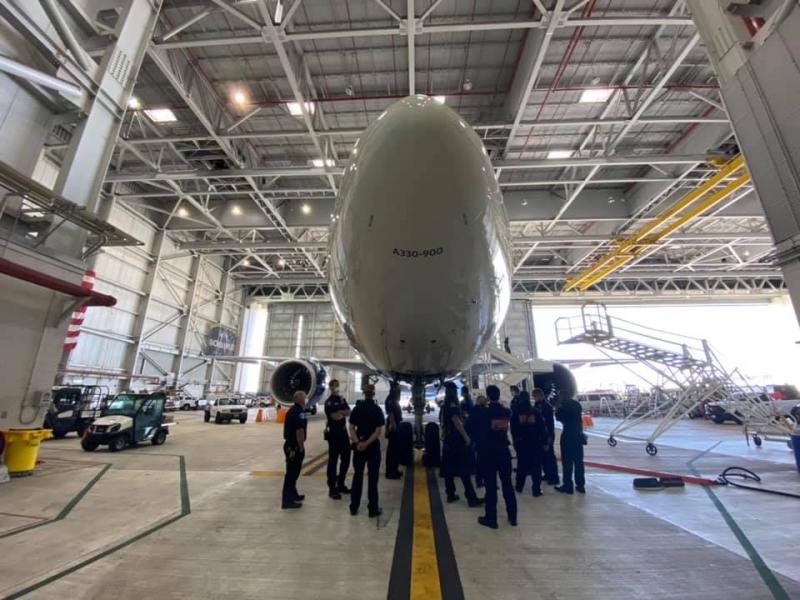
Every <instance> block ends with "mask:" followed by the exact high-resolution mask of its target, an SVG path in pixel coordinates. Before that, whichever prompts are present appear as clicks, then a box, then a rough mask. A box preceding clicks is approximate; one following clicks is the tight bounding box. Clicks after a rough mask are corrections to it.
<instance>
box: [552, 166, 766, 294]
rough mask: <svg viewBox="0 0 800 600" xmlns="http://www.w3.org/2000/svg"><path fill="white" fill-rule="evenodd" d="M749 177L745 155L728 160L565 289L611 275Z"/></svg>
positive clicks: (745, 181) (578, 286)
mask: <svg viewBox="0 0 800 600" xmlns="http://www.w3.org/2000/svg"><path fill="white" fill-rule="evenodd" d="M741 169H745V172H744V173H743V174H742V175H740V176H739V177H737V178H736V179H735V180H733V181H731V182H730V183H728V184H727V185H726V186H725V187H724V188H722V189H721V190H718V191H716V192H714V193H713V194H712V195H711V196H709V197H708V198H707V199H706V200H704V201H702V202H700V203H699V204H697V202H698V200H701V199H702V198H703V197H704V196H706V194H708V193H709V192H710V191H711V190H713V189H714V188H715V187H717V186H718V185H719V184H720V183H722V182H723V181H725V179H727V178H728V177H730V176H731V175H733V174H734V173H736V172H737V171H739V170H741ZM749 181H750V174H749V173H748V172H747V171H746V166H745V164H744V158H743V157H742V156H741V155H740V156H737V157H736V158H734V159H732V160H730V161H728V162H727V163H726V164H725V165H724V166H723V167H722V168H720V170H719V171H717V173H716V174H715V175H714V176H713V177H711V178H710V179H709V180H708V181H706V182H705V183H703V184H702V185H700V186H698V187H697V188H695V189H694V190H692V191H691V192H689V193H688V194H686V196H684V197H683V198H681V199H680V200H679V201H678V202H677V203H676V204H675V205H674V206H672V207H671V208H669V209H668V210H666V211H664V212H663V213H661V214H660V215H659V216H658V217H656V218H655V219H653V220H652V221H650V222H649V223H647V224H645V225H644V226H643V227H642V228H641V229H639V230H638V231H637V232H635V233H633V234H631V235H629V236H628V237H626V238H624V239H622V240H620V241H619V242H617V244H618V245H617V247H616V248H614V249H613V250H611V251H609V252H608V253H607V254H606V255H604V256H602V257H601V258H599V259H598V260H597V261H595V262H594V263H593V264H592V265H591V266H589V267H587V268H586V269H584V270H583V271H581V272H580V273H578V274H577V275H575V276H574V277H571V278H570V279H568V280H567V282H566V285H565V286H564V290H565V291H570V290H573V289H575V288H578V289H580V290H581V291H585V290H587V289H588V288H590V287H591V286H592V285H594V284H595V283H597V282H598V281H600V280H602V279H605V278H606V277H607V276H608V275H610V274H611V273H613V272H614V271H616V270H617V269H619V268H621V267H622V266H623V265H625V264H627V263H629V262H630V261H631V260H633V259H634V258H636V257H637V256H639V254H641V253H642V252H643V251H644V250H645V249H646V248H648V247H651V246H653V245H655V244H657V243H658V242H659V241H661V240H663V239H664V238H665V237H666V236H668V235H669V234H671V233H673V232H674V231H675V230H677V229H679V228H680V227H682V226H683V225H685V224H687V223H688V222H689V221H691V220H693V219H694V218H696V217H697V216H699V215H700V214H702V213H703V212H705V211H706V210H708V209H709V208H711V207H712V206H714V205H716V204H718V203H719V202H722V201H723V200H724V199H725V198H727V197H728V196H730V195H731V194H732V193H734V192H735V191H736V190H738V189H739V188H741V187H742V186H744V185H746V184H747V183H748V182H749ZM693 205H694V206H693ZM684 209H688V210H686V212H684V213H683V214H679V213H681V212H682V211H684ZM673 217H676V218H675V219H674V220H673V221H672V222H670V223H667V222H668V221H670V219H672V218H673ZM665 224H666V225H665ZM662 225H665V226H664V227H663V228H662V229H658V228H659V227H660V226H662Z"/></svg>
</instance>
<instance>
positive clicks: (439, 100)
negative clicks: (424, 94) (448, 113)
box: [433, 96, 447, 104]
mask: <svg viewBox="0 0 800 600" xmlns="http://www.w3.org/2000/svg"><path fill="white" fill-rule="evenodd" d="M433 99H434V100H436V101H437V102H438V103H439V104H444V101H445V100H447V96H434V97H433Z"/></svg>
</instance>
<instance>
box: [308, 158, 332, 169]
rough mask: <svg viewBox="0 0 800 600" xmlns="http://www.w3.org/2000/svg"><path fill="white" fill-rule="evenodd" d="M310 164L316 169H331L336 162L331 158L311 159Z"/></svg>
mask: <svg viewBox="0 0 800 600" xmlns="http://www.w3.org/2000/svg"><path fill="white" fill-rule="evenodd" d="M311 164H312V165H314V166H315V167H317V168H322V167H332V166H334V165H335V164H336V161H335V160H333V159H332V158H326V159H324V160H323V159H321V158H312V159H311Z"/></svg>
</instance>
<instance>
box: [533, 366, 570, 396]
mask: <svg viewBox="0 0 800 600" xmlns="http://www.w3.org/2000/svg"><path fill="white" fill-rule="evenodd" d="M533 385H534V386H535V387H537V388H539V389H541V390H542V391H543V392H544V395H545V397H547V398H551V397H555V396H556V395H557V394H558V393H559V392H562V391H563V392H565V393H566V394H567V395H569V396H570V397H572V398H574V397H575V394H577V393H578V385H577V383H576V382H575V376H574V375H573V374H572V371H570V370H569V368H567V367H566V366H565V365H562V364H561V363H557V362H554V363H553V371H552V372H551V373H536V374H535V375H534V376H533Z"/></svg>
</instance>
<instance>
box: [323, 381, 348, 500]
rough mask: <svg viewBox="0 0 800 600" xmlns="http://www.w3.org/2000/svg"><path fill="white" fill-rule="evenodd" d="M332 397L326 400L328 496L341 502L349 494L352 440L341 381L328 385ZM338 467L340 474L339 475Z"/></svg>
mask: <svg viewBox="0 0 800 600" xmlns="http://www.w3.org/2000/svg"><path fill="white" fill-rule="evenodd" d="M328 388H329V389H330V396H328V399H327V400H325V417H327V422H326V424H325V439H326V440H327V441H328V496H330V497H331V498H333V499H334V500H339V499H341V497H342V494H349V493H350V490H349V489H348V488H347V486H346V485H345V478H346V477H347V469H349V468H350V438H349V436H348V435H347V417H349V416H350V406H349V405H348V404H347V400H345V399H344V398H342V397H341V396H340V395H339V381H338V380H337V379H331V382H330V384H328ZM337 467H338V471H339V472H338V474H337V472H336V471H337Z"/></svg>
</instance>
